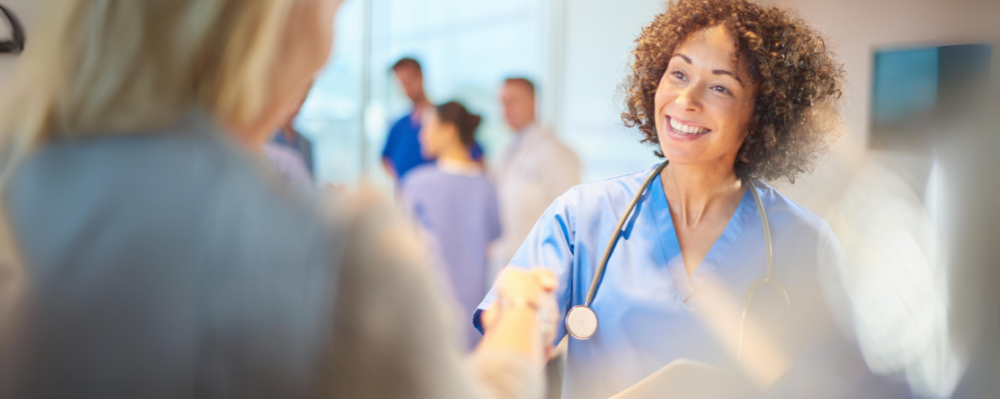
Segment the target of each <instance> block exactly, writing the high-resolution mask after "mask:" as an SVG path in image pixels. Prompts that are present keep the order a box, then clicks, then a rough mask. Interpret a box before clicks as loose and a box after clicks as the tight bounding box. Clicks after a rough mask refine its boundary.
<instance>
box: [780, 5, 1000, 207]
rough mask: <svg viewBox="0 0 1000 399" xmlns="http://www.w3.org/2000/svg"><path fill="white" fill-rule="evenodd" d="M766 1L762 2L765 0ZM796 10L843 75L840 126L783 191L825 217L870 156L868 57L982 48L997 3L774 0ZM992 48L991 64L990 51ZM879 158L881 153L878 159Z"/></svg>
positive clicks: (999, 28)
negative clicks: (822, 155) (835, 138)
mask: <svg viewBox="0 0 1000 399" xmlns="http://www.w3.org/2000/svg"><path fill="white" fill-rule="evenodd" d="M765 1H766V0H765ZM770 3H774V4H778V5H780V6H786V7H789V8H792V9H794V10H796V11H797V12H798V13H799V14H800V15H801V16H802V17H803V18H805V19H806V20H807V21H808V22H809V23H811V24H812V25H813V26H814V27H817V28H818V29H819V30H821V31H822V32H823V33H824V34H826V36H827V37H828V39H829V44H830V45H832V46H833V47H834V49H835V50H836V51H837V53H838V55H839V57H840V60H841V61H842V62H843V63H844V67H845V69H846V72H847V76H848V87H847V90H846V92H845V99H846V106H847V109H846V114H845V116H846V126H845V131H844V134H843V136H842V137H841V139H840V140H839V142H838V143H837V144H836V145H835V147H834V148H833V153H832V155H831V156H829V157H827V158H826V159H825V160H824V161H823V162H821V163H820V165H819V167H818V168H817V170H816V172H815V173H814V174H813V175H811V176H809V177H807V178H806V179H803V181H802V182H799V183H797V184H796V185H794V186H789V185H781V186H780V188H781V190H782V192H784V193H785V194H786V195H788V196H789V197H791V198H792V199H794V200H796V201H797V202H799V203H800V204H802V205H804V206H806V207H808V208H810V209H812V210H814V211H817V212H818V213H820V214H823V213H825V210H826V209H827V208H828V206H829V201H830V200H831V199H832V198H835V197H836V193H838V192H839V191H840V190H841V188H842V185H843V184H844V183H845V182H846V180H847V179H848V178H849V177H850V175H851V173H852V169H853V168H854V167H855V166H856V165H858V164H860V163H861V162H862V161H864V160H865V159H866V158H867V157H868V156H869V155H871V152H869V151H868V150H867V149H866V145H867V137H868V123H869V122H868V118H869V104H870V96H871V85H872V70H873V64H872V62H873V54H874V52H875V51H876V50H878V49H884V48H891V47H904V46H917V45H948V44H968V43H982V42H986V41H992V40H995V39H996V38H997V37H998V36H1000V24H997V23H996V22H995V19H996V16H997V15H1000V1H996V0H947V1H945V0H878V1H873V0H774V1H770ZM998 50H1000V49H996V48H995V49H994V52H993V54H994V64H996V63H997V61H996V60H997V58H998V57H997V53H998ZM883 155H884V154H883Z"/></svg>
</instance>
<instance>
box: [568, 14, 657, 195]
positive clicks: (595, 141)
mask: <svg viewBox="0 0 1000 399" xmlns="http://www.w3.org/2000/svg"><path fill="white" fill-rule="evenodd" d="M563 4H564V9H563V18H564V21H563V24H564V30H563V34H564V35H565V37H564V39H563V49H562V55H563V57H564V58H563V61H562V62H560V64H561V65H560V66H561V68H560V69H561V70H562V76H561V82H560V86H561V90H560V93H559V95H558V98H559V99H560V104H559V105H560V107H561V109H560V112H559V114H560V116H561V117H560V118H559V120H558V121H556V122H555V125H556V126H557V128H558V130H559V133H560V135H561V137H562V138H563V140H564V141H566V143H567V144H568V145H570V146H571V147H573V148H574V149H575V150H576V151H577V153H578V154H579V155H580V158H581V160H582V161H583V168H584V170H583V173H584V176H583V178H584V181H585V182H587V181H595V180H601V179H606V178H610V177H614V176H618V175H621V174H625V173H631V172H635V171H638V170H641V169H644V168H646V167H648V166H650V165H652V164H653V163H655V162H656V160H657V159H656V157H654V156H653V155H652V152H653V150H654V149H655V148H654V147H650V146H646V145H640V144H639V143H638V142H639V140H640V138H641V136H640V134H639V131H638V130H637V129H629V130H626V129H625V128H624V127H623V125H622V122H621V118H620V114H621V106H620V104H621V101H620V100H619V99H618V98H617V87H618V85H619V84H620V83H621V81H622V79H623V78H624V77H625V75H626V72H627V71H628V62H629V56H630V53H631V51H632V48H633V47H634V45H633V41H634V40H635V38H636V37H637V36H638V35H639V33H640V31H641V30H642V27H643V26H645V25H647V24H649V23H650V22H651V21H652V20H653V17H654V16H655V15H656V14H658V13H661V12H663V10H665V7H666V5H665V2H664V1H662V0H616V1H607V0H564V3H563Z"/></svg>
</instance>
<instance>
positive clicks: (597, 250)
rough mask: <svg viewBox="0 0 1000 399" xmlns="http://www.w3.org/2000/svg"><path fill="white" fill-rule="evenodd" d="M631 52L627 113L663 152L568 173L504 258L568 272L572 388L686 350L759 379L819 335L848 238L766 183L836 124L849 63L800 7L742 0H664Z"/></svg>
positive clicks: (613, 386)
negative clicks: (592, 178)
mask: <svg viewBox="0 0 1000 399" xmlns="http://www.w3.org/2000/svg"><path fill="white" fill-rule="evenodd" d="M632 54H633V60H632V72H631V74H629V75H628V77H627V78H626V79H625V82H624V84H623V86H622V89H623V92H624V100H625V104H624V105H625V112H624V113H623V114H622V120H623V121H624V123H625V125H626V126H628V127H638V128H639V130H640V131H641V132H642V141H643V142H646V143H650V144H653V145H656V146H657V151H656V154H657V155H658V156H660V157H663V158H666V160H667V161H668V162H669V164H667V162H664V163H662V164H660V165H657V166H656V167H650V168H649V169H647V170H643V171H639V172H637V173H634V174H630V175H625V176H621V177H617V178H613V179H610V180H607V181H603V182H598V183H593V184H584V185H581V186H577V187H575V188H573V189H572V190H570V191H569V192H567V193H566V194H564V195H563V196H561V197H560V198H559V199H557V200H556V201H555V202H554V203H553V204H552V205H551V206H550V207H549V209H548V210H547V211H546V213H545V214H544V215H543V216H542V217H541V219H540V220H539V221H538V222H537V224H536V225H535V227H534V229H533V230H532V232H531V234H530V235H529V236H528V238H527V240H526V241H525V242H524V243H523V245H522V246H521V248H520V250H519V251H518V252H517V254H516V255H515V256H514V258H513V260H512V261H511V266H514V267H521V268H535V267H544V268H547V269H549V270H551V271H552V272H554V273H555V275H556V276H557V278H558V280H559V282H560V287H559V290H558V291H557V300H558V301H559V306H560V311H561V315H562V316H563V317H564V318H565V323H564V324H563V325H561V326H560V331H559V333H558V334H557V339H561V338H562V337H563V336H564V335H566V334H567V333H568V334H569V335H571V337H572V338H571V339H570V340H569V352H568V364H567V368H566V375H565V388H564V390H563V392H564V397H571V398H606V397H608V396H611V395H614V394H616V393H618V392H620V391H622V390H624V389H626V388H628V387H630V386H632V385H634V384H636V383H637V382H639V381H640V380H642V379H644V378H646V377H647V376H649V375H651V374H653V373H654V372H656V371H657V370H660V369H661V368H663V367H664V366H666V365H668V364H670V363H672V362H675V361H678V360H682V359H686V360H690V361H695V362H698V363H703V364H707V365H711V366H715V367H721V368H733V367H735V366H740V367H741V368H742V370H743V371H744V372H746V376H747V377H748V378H749V380H750V381H752V382H753V383H755V384H756V386H757V387H758V388H764V387H767V386H769V385H770V384H771V383H773V382H774V381H775V380H777V378H779V377H780V376H781V375H782V374H783V373H784V372H785V371H786V370H787V369H788V367H789V364H790V362H791V359H794V358H795V356H797V354H798V353H799V351H798V348H801V347H802V346H803V345H805V344H806V342H808V341H809V340H810V339H811V338H813V337H815V336H816V335H815V334H810V333H807V332H806V331H805V330H804V329H803V326H804V325H809V324H816V323H806V322H805V320H806V319H807V318H809V317H818V316H816V315H818V314H820V313H821V312H813V311H812V309H816V308H814V307H812V304H814V303H817V302H816V301H814V300H815V299H818V297H817V295H818V293H819V291H818V287H817V285H816V279H817V276H818V273H819V272H820V271H821V270H822V269H824V268H827V267H831V266H832V265H833V264H834V262H837V259H839V254H840V252H841V247H840V244H839V243H838V241H837V239H836V237H834V235H833V233H832V232H831V230H830V228H829V226H828V225H827V223H826V222H825V221H824V220H823V219H821V218H820V217H818V216H816V215H815V214H813V213H811V212H810V211H808V210H806V209H805V208H803V207H801V206H799V205H798V204H795V203H794V202H792V201H791V200H789V199H788V198H786V197H785V196H783V195H781V194H780V193H779V192H778V191H776V190H775V189H773V188H771V187H770V186H769V185H767V184H765V183H764V182H762V181H761V180H777V179H786V180H788V181H794V179H795V178H796V177H797V176H799V175H801V174H802V173H805V172H808V171H809V170H810V169H811V165H812V164H813V161H814V160H815V159H816V157H817V156H818V154H820V153H821V151H822V150H824V149H825V148H826V146H827V145H828V144H829V142H830V141H831V140H832V139H833V137H834V135H835V134H836V127H837V126H836V125H837V122H838V119H839V104H838V100H839V98H840V94H841V91H840V90H841V86H842V84H843V79H844V77H843V72H842V67H841V65H840V63H839V62H838V61H837V60H836V58H835V56H834V55H833V54H832V53H831V51H830V50H829V49H828V48H827V47H826V46H825V45H824V41H823V38H822V36H821V35H820V34H819V33H818V32H816V31H814V30H813V29H811V28H810V27H809V26H808V25H807V24H806V22H805V21H803V20H801V19H799V18H798V17H796V16H795V15H794V14H793V13H791V12H789V11H786V10H783V9H780V8H776V7H771V6H762V5H758V4H756V3H754V2H752V1H749V0H679V1H672V2H671V3H670V5H669V8H668V9H667V11H666V12H664V13H662V14H660V15H657V16H656V17H655V18H654V19H653V21H652V23H651V24H650V25H649V26H647V27H645V28H644V29H643V31H642V33H641V35H640V36H639V38H638V39H637V40H636V47H635V50H634V51H633V53H632ZM630 204H634V208H633V207H632V206H631V205H630ZM772 253H773V261H772V259H771V254H772ZM603 265H606V266H603ZM494 300H495V299H494V297H493V296H492V293H491V294H490V296H487V298H486V300H485V301H484V302H483V304H482V305H481V307H482V308H485V307H486V306H488V305H489V304H491V303H493V302H494ZM744 316H746V317H744ZM475 320H476V323H478V322H479V317H478V316H477V317H476V318H475Z"/></svg>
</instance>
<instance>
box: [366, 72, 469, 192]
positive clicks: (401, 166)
mask: <svg viewBox="0 0 1000 399" xmlns="http://www.w3.org/2000/svg"><path fill="white" fill-rule="evenodd" d="M392 71H393V72H394V73H395V74H396V78H397V80H398V81H399V85H400V86H401V87H402V88H403V92H404V93H406V97H407V98H409V99H410V101H411V102H412V103H413V109H412V110H411V111H410V113H409V114H406V116H403V117H402V118H400V119H399V120H398V121H396V123H395V124H393V125H392V128H390V129H389V135H388V137H386V139H385V147H384V148H383V149H382V165H383V166H384V167H385V170H386V173H388V174H389V176H392V178H393V180H395V181H396V182H397V183H399V182H402V181H403V178H404V177H406V174H407V173H408V172H409V171H410V170H411V169H413V168H415V167H417V166H420V165H423V164H426V163H430V162H433V161H434V158H428V157H427V155H426V154H424V152H423V151H421V149H420V139H419V138H418V136H419V135H420V127H421V123H422V121H421V119H422V116H423V115H424V113H425V112H426V111H427V110H429V109H432V108H434V105H433V104H431V102H430V100H428V99H427V94H426V92H424V72H423V67H421V66H420V62H418V61H417V60H415V59H413V58H402V59H400V60H399V61H396V63H395V64H394V65H393V66H392ZM470 154H471V156H472V159H474V160H475V161H476V162H479V163H480V164H482V162H483V150H482V148H481V147H480V146H479V144H477V143H473V144H472V146H471V147H470Z"/></svg>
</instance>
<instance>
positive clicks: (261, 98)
mask: <svg viewBox="0 0 1000 399" xmlns="http://www.w3.org/2000/svg"><path fill="white" fill-rule="evenodd" d="M293 1H296V0H58V1H50V2H47V3H46V4H45V8H43V12H42V18H43V19H42V20H41V21H40V23H39V24H38V29H37V30H36V31H35V32H33V37H32V40H31V42H30V43H29V44H28V46H27V48H26V49H25V52H24V53H23V54H22V55H21V58H20V59H19V61H18V62H19V64H18V67H17V68H18V69H17V72H16V73H15V75H14V76H13V77H12V78H11V79H10V82H12V86H13V87H12V88H11V89H10V90H4V95H5V96H7V97H6V98H4V99H0V101H2V102H0V306H2V305H3V304H6V303H9V302H10V301H7V300H5V299H7V298H6V297H7V296H9V295H13V294H12V293H14V292H17V291H19V290H20V289H19V287H20V285H21V280H23V279H22V278H21V276H22V275H23V272H22V270H23V269H22V267H21V262H20V261H19V256H18V255H17V245H16V239H15V238H16V237H14V234H13V230H12V226H11V225H10V223H9V220H8V216H7V214H6V210H5V209H6V208H5V207H4V201H3V198H4V194H5V187H6V186H7V185H8V184H9V182H10V180H11V178H12V176H13V174H14V172H15V170H16V168H17V166H18V165H19V164H20V163H21V162H22V161H23V160H24V159H25V158H27V157H28V156H29V155H30V154H31V153H32V152H34V151H35V150H37V149H39V148H41V147H43V146H44V145H45V144H46V143H48V142H51V141H53V140H63V139H78V138H86V137H91V136H94V135H98V134H123V133H126V132H141V131H148V130H150V129H154V128H157V127H163V126H165V125H168V124H169V123H171V122H172V121H174V120H177V119H179V118H180V117H181V116H183V115H184V114H185V113H187V112H188V111H189V110H190V109H192V108H193V107H196V106H199V107H203V108H204V109H206V110H207V111H208V112H210V113H211V114H213V115H215V116H217V117H219V116H224V117H225V118H226V120H227V121H229V122H232V123H238V124H249V123H251V122H252V119H253V118H254V117H255V115H257V114H258V113H259V112H260V111H261V110H262V108H263V107H264V106H265V101H266V100H267V98H268V95H269V93H268V90H269V89H270V88H269V87H268V86H267V84H268V83H267V82H269V80H270V79H269V73H270V71H271V67H272V65H273V60H274V59H275V58H276V54H277V52H278V45H279V43H280V41H281V38H282V34H283V32H284V23H285V21H286V20H287V18H288V13H289V9H290V5H291V4H292V2H293ZM5 313H6V312H4V309H2V308H0V316H4V315H5ZM2 324H5V323H3V322H2V320H0V325H2Z"/></svg>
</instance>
